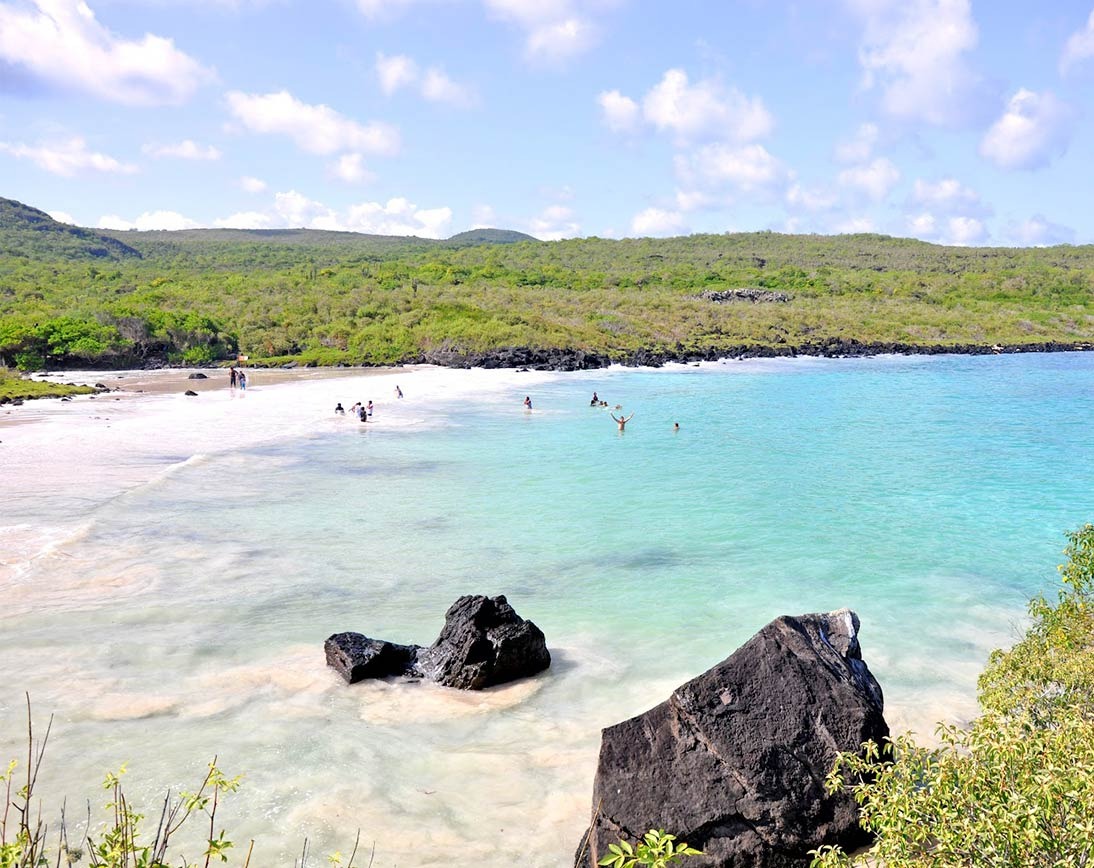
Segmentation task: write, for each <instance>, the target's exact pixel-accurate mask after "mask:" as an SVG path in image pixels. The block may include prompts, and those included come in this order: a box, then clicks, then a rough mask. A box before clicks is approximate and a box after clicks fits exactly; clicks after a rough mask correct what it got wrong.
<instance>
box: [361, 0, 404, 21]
mask: <svg viewBox="0 0 1094 868" xmlns="http://www.w3.org/2000/svg"><path fill="white" fill-rule="evenodd" d="M417 2H418V0H357V8H358V9H360V10H361V12H362V13H363V14H364V16H365V17H366V18H372V19H376V18H394V17H395V16H396V15H399V14H401V13H402V12H405V11H406V10H407V9H409V8H410V7H411V6H413V5H415V3H417Z"/></svg>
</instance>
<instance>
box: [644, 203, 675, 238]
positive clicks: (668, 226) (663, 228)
mask: <svg viewBox="0 0 1094 868" xmlns="http://www.w3.org/2000/svg"><path fill="white" fill-rule="evenodd" d="M684 231H685V226H684V215H683V214H681V213H680V212H679V211H668V210H665V209H662V208H646V209H645V210H643V211H639V212H638V213H637V214H635V215H634V218H633V219H632V220H631V234H632V235H637V236H643V237H645V236H650V235H653V236H657V235H680V234H681V233H683V232H684Z"/></svg>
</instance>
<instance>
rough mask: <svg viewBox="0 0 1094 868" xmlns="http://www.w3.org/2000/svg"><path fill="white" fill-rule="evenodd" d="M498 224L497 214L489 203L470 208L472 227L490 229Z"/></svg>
mask: <svg viewBox="0 0 1094 868" xmlns="http://www.w3.org/2000/svg"><path fill="white" fill-rule="evenodd" d="M497 225H498V215H497V213H496V212H495V211H494V208H493V206H491V205H476V206H475V207H473V208H472V209H471V228H472V229H492V228H494V227H495V226H497Z"/></svg>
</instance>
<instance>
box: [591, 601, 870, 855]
mask: <svg viewBox="0 0 1094 868" xmlns="http://www.w3.org/2000/svg"><path fill="white" fill-rule="evenodd" d="M858 631H859V620H858V616H856V615H855V613H854V612H852V611H851V610H849V609H841V610H840V611H837V612H829V613H825V614H813V615H800V616H798V617H790V616H785V617H782V618H778V619H776V620H774V621H772V622H771V623H770V624H768V625H767V626H766V627H764V628H763V629H762V630H760V632H759V633H757V634H756V635H755V636H753V637H752V638H751V639H750V640H749V641H748V642H746V643H745V644H744V645H742V646H741V647H740V648H739V649H737V651H735V652H734V653H733V654H731V655H730V656H729V657H728V658H727V659H725V660H723V661H722V662H721V663H719V664H718V665H717V666H715V667H713V668H712V669H710V670H709V671H707V672H705V673H703V674H702V675H700V676H698V677H697V678H695V679H693V680H691V681H689V682H688V683H687V684H684V685H683V686H681V687H678V688H677V689H676V690H675V691H674V692H673V694H672V695H671V696H670V697H669V698H668V699H667V700H665V701H664V702H662V703H661V704H660V705H658V706H656V707H655V708H652V709H650V710H649V711H647V712H646V713H645V714H642V715H639V716H638V717H634V718H632V719H631V720H627V721H624V722H623V723H619V724H616V725H615V726H611V727H608V728H607V729H605V730H604V732H603V739H602V741H601V747H600V760H599V764H598V767H597V771H596V779H595V782H594V785H593V799H592V805H593V819H592V825H591V826H590V828H589V829H588V831H587V832H586V833H585V837H584V838H583V839H582V842H581V845H580V846H579V848H578V853H577V859H576V861H575V865H577V866H579V868H586V866H588V868H591V866H595V865H596V864H597V860H598V859H600V858H601V857H602V856H604V855H605V853H606V852H607V846H608V845H609V844H612V843H615V842H617V841H619V840H620V839H627V840H629V841H631V842H634V841H635V840H636V839H638V838H640V837H641V835H642V834H643V833H645V832H646V831H647V830H648V829H651V828H655V829H664V830H666V831H668V832H671V833H672V834H674V835H677V836H678V838H679V840H681V841H686V842H687V843H688V844H689V845H690V846H692V847H697V848H698V849H700V850H702V851H703V852H704V854H705V855H704V856H702V857H695V858H694V860H693V864H695V865H696V866H697V868H699V866H703V868H709V866H718V868H804V866H808V865H809V863H810V857H809V855H808V852H809V851H810V850H812V849H815V848H817V847H819V846H821V845H824V844H840V845H842V846H843V847H844V848H845V849H847V850H852V849H854V848H856V847H858V846H860V845H862V844H865V843H867V842H868V838H867V836H866V834H865V833H864V832H863V831H862V830H861V828H860V827H859V825H858V809H857V806H856V804H855V801H854V799H853V798H852V797H851V796H850V795H848V794H846V793H837V794H836V795H828V794H826V793H825V792H824V786H823V782H824V778H825V776H826V775H827V774H828V772H829V771H830V770H831V768H832V764H833V762H834V760H835V758H836V754H837V752H839V751H853V750H858V749H859V746H860V745H861V744H862V742H864V741H866V740H867V739H873V740H874V741H877V742H880V741H881V740H882V739H883V738H885V737H886V736H887V735H888V734H889V727H888V725H887V724H886V722H885V718H884V716H883V714H882V711H883V699H882V692H881V687H880V686H879V685H878V683H877V681H876V680H875V679H874V676H873V675H872V674H871V673H870V670H869V669H868V668H867V666H866V663H865V662H864V661H863V659H862V654H861V651H860V648H859V641H858ZM689 864H692V861H689Z"/></svg>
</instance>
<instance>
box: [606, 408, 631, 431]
mask: <svg viewBox="0 0 1094 868" xmlns="http://www.w3.org/2000/svg"><path fill="white" fill-rule="evenodd" d="M611 416H612V418H613V419H615V423H616V424H617V425H618V426H619V433H620V434H622V433H623V431H624V430H625V429H626V427H627V423H628V422H630V421H631V419H633V418H634V413H631V415H629V416H618V417H617V416H616V415H615V413H612V414H611Z"/></svg>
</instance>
